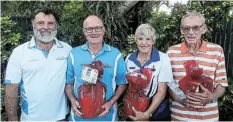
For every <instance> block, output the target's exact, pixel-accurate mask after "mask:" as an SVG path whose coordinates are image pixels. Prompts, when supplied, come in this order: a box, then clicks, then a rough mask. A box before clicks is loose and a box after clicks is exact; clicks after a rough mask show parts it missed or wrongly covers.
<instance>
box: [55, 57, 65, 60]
mask: <svg viewBox="0 0 233 122" xmlns="http://www.w3.org/2000/svg"><path fill="white" fill-rule="evenodd" d="M65 59H66V57H63V56H61V57H57V58H56V60H65Z"/></svg>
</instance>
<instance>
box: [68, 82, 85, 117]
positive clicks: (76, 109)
mask: <svg viewBox="0 0 233 122" xmlns="http://www.w3.org/2000/svg"><path fill="white" fill-rule="evenodd" d="M73 89H74V87H73V85H72V84H70V83H66V87H65V92H66V95H67V97H68V99H69V100H70V103H71V108H72V110H73V112H74V114H76V115H77V116H79V117H81V115H82V113H81V112H80V111H79V109H80V108H81V106H80V105H79V102H78V101H77V100H76V99H75V96H74V92H73Z"/></svg>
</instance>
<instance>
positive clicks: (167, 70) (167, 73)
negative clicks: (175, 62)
mask: <svg viewBox="0 0 233 122" xmlns="http://www.w3.org/2000/svg"><path fill="white" fill-rule="evenodd" d="M160 58H162V62H161V67H160V72H159V76H158V82H171V81H172V80H173V75H172V68H171V62H170V59H169V57H168V56H167V54H164V55H163V56H162V57H160Z"/></svg>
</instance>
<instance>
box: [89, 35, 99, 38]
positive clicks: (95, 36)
mask: <svg viewBox="0 0 233 122" xmlns="http://www.w3.org/2000/svg"><path fill="white" fill-rule="evenodd" d="M89 36H90V37H91V38H98V37H100V34H90V35H89Z"/></svg>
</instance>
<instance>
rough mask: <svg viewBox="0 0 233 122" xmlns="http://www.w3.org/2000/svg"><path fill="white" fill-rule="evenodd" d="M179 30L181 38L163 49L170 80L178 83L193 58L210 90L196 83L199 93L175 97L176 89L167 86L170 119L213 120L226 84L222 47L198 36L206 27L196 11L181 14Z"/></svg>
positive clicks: (188, 93)
mask: <svg viewBox="0 0 233 122" xmlns="http://www.w3.org/2000/svg"><path fill="white" fill-rule="evenodd" d="M180 30H181V34H182V35H183V37H184V41H183V42H182V43H181V44H178V45H174V46H172V47H170V48H169V49H168V52H167V54H168V56H169V57H170V60H171V65H172V72H173V77H174V82H176V83H177V84H179V85H180V83H179V82H180V81H181V80H182V79H183V78H184V77H185V76H186V75H187V74H186V70H185V67H184V64H185V62H187V61H190V60H194V61H196V62H197V63H198V67H199V68H202V69H203V74H202V75H204V76H207V77H210V78H211V79H213V86H214V90H213V91H209V90H208V89H207V88H205V87H204V86H203V85H199V86H198V88H199V91H202V92H198V91H196V92H190V91H187V92H184V91H183V92H184V97H185V98H184V99H182V98H181V97H178V96H179V94H178V92H176V91H175V90H172V89H170V90H169V93H170V96H171V98H172V103H171V107H170V109H171V113H172V114H171V117H172V120H175V121H176V120H186V121H187V120H194V121H195V120H210V121H212V120H213V121H216V120H218V119H219V112H218V103H217V100H218V98H220V97H222V96H223V95H224V92H225V88H226V87H227V86H228V83H227V78H226V76H227V75H226V69H225V59H224V52H223V49H222V48H221V46H219V45H217V44H213V43H209V42H207V41H205V40H203V39H202V38H201V37H202V35H203V34H204V33H205V32H206V31H207V26H206V24H205V19H204V17H203V16H202V15H201V14H200V13H196V12H192V13H189V14H187V15H184V16H183V17H182V20H181V27H180ZM185 82H189V81H185ZM187 87H188V86H187Z"/></svg>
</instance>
